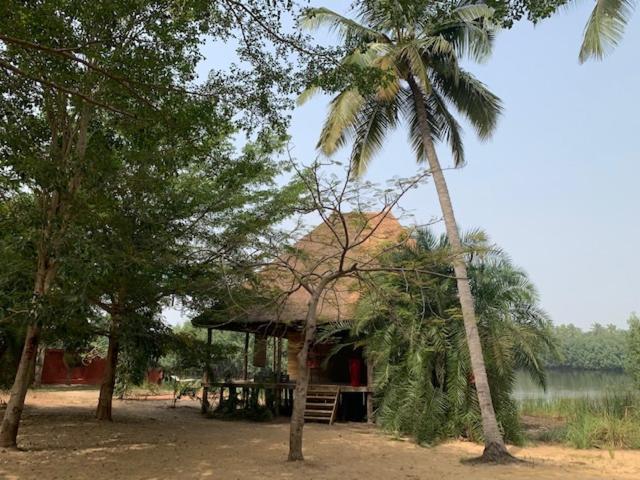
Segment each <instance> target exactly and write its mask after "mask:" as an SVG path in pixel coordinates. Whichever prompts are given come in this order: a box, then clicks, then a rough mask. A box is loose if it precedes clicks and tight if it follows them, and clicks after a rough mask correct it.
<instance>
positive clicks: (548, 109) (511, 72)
mask: <svg viewBox="0 0 640 480" xmlns="http://www.w3.org/2000/svg"><path fill="white" fill-rule="evenodd" d="M311 3H312V4H317V5H324V6H328V7H330V8H333V9H335V10H338V11H341V12H343V13H345V12H346V11H347V7H348V5H349V4H350V3H351V2H350V1H341V2H339V1H324V2H323V1H318V0H314V1H312V2H311ZM592 5H593V2H591V1H586V0H585V1H582V2H580V3H579V5H578V6H576V7H573V8H571V9H569V10H567V11H563V12H560V13H559V14H557V15H556V16H555V17H553V18H551V19H549V20H546V21H544V22H543V23H541V24H539V25H538V26H536V27H533V26H532V25H531V24H529V23H527V22H521V23H519V24H518V25H517V26H516V27H514V28H513V29H512V30H510V31H505V32H501V33H500V34H499V35H498V38H497V40H496V44H495V52H494V54H493V56H492V58H491V59H490V60H489V61H488V62H487V63H486V64H484V65H481V66H477V65H468V66H467V68H468V69H469V70H471V71H472V72H473V73H474V74H476V75H477V76H478V78H479V79H480V80H482V81H483V82H484V83H486V84H487V85H488V86H489V87H490V88H491V90H492V91H493V92H494V93H496V94H497V95H498V96H499V97H500V98H501V99H502V100H503V102H504V106H505V111H504V114H503V116H502V118H501V120H500V123H499V125H498V129H497V132H496V134H495V135H494V137H493V138H492V139H491V140H489V141H488V142H485V143H480V142H478V141H477V140H476V139H475V138H474V135H473V132H472V131H471V130H470V129H468V130H467V134H466V136H465V144H466V157H467V162H468V164H467V166H465V167H464V168H462V169H460V170H456V171H449V172H447V180H448V182H449V187H450V190H451V195H452V197H453V202H454V207H455V209H456V213H457V216H458V221H459V223H460V225H461V226H462V227H463V228H465V229H466V228H473V227H480V228H482V229H484V230H485V231H486V232H487V233H488V234H489V235H490V236H491V238H492V239H493V240H494V241H495V242H496V243H497V244H498V245H500V246H501V247H502V248H503V249H504V250H505V251H506V252H508V253H509V255H510V256H511V257H512V259H513V260H514V262H515V263H516V264H517V265H519V266H521V267H523V268H524V269H525V270H526V271H527V272H528V273H529V275H530V277H531V279H532V280H533V282H534V283H535V284H536V286H537V287H538V290H539V292H540V296H541V303H542V306H543V307H544V308H545V309H546V310H547V311H548V312H549V314H550V315H551V317H552V319H553V320H554V322H555V323H574V324H576V325H578V326H580V327H583V328H588V327H590V326H591V325H592V324H593V323H595V322H599V323H603V324H608V323H613V324H615V325H618V326H625V325H626V318H627V317H628V315H629V313H631V312H632V311H634V310H636V311H640V288H639V287H640V282H639V280H638V273H639V271H640V252H639V250H640V246H639V242H640V218H639V213H640V212H639V206H640V189H638V188H637V183H638V179H639V177H640V116H639V115H640V113H639V109H640V12H637V13H636V15H635V17H634V18H633V20H632V22H631V24H630V25H629V27H628V29H627V33H626V36H625V38H624V41H623V42H622V44H621V45H620V46H619V47H618V48H617V49H616V50H615V51H614V52H613V53H612V54H611V55H610V56H609V57H607V58H606V59H605V60H604V61H602V62H591V63H588V64H586V65H579V64H578V60H577V56H578V47H579V44H580V39H581V33H582V29H583V26H584V23H585V21H586V19H587V18H588V15H589V11H590V8H591V7H592ZM206 53H207V56H208V57H209V58H208V60H209V61H212V60H213V59H212V58H211V57H210V55H213V54H214V52H213V50H212V51H211V52H206ZM220 53H221V52H220V51H219V49H218V48H216V52H215V55H216V56H217V57H218V58H220V57H219V55H220ZM207 63H209V62H205V63H204V64H203V66H202V68H206V64H207ZM216 63H217V62H216ZM327 102H328V98H327V97H322V96H319V97H316V98H315V99H314V100H312V101H311V102H309V103H308V104H306V105H305V106H303V107H301V108H299V109H297V110H296V111H295V112H294V114H293V122H292V125H291V135H292V143H293V147H294V153H295V155H296V157H297V158H298V159H300V160H301V161H305V162H308V161H309V160H312V159H313V158H314V157H315V155H316V153H315V148H314V147H315V143H316V141H317V137H318V133H319V130H320V127H321V124H322V119H323V117H324V115H325V114H326V108H327ZM347 155H348V152H347V151H344V152H340V153H339V154H338V155H337V157H336V158H337V159H341V158H342V159H344V158H346V156H347ZM441 161H442V163H443V164H444V165H445V166H448V165H450V156H449V155H448V152H447V150H445V149H441ZM415 172H416V164H415V161H414V156H413V154H412V152H411V150H410V147H409V145H408V143H407V141H406V134H405V132H403V131H398V132H396V133H395V134H393V135H392V136H390V137H389V139H388V141H387V144H386V147H385V148H384V150H383V151H382V152H381V153H380V154H379V155H378V157H377V158H376V159H375V160H374V161H373V163H372V166H371V168H370V170H369V172H368V174H367V177H368V178H369V179H370V180H373V181H376V182H380V183H383V182H385V181H386V180H388V179H389V178H391V177H392V176H395V175H399V176H409V175H412V174H414V173H415ZM404 207H405V208H408V209H410V210H411V211H412V213H413V214H414V216H415V217H416V220H417V221H419V222H426V221H428V220H430V219H432V218H433V217H439V215H440V210H439V205H438V202H437V198H436V195H435V191H434V188H433V185H432V184H429V183H428V184H426V185H424V186H422V187H421V188H420V189H419V190H417V191H415V192H413V193H412V194H411V195H410V196H409V197H407V198H406V200H405V201H404ZM169 319H170V320H172V321H175V320H177V318H176V317H175V315H169Z"/></svg>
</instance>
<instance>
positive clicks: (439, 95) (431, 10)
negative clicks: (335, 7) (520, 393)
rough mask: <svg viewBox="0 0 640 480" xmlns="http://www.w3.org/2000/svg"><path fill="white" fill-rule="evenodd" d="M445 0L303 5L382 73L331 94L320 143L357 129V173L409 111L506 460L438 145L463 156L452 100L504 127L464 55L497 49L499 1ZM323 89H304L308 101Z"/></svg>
mask: <svg viewBox="0 0 640 480" xmlns="http://www.w3.org/2000/svg"><path fill="white" fill-rule="evenodd" d="M444 5H445V2H433V1H429V0H413V1H411V2H409V1H400V2H398V1H395V0H363V2H362V3H361V4H360V7H359V9H358V17H357V20H353V19H349V18H346V17H344V16H342V15H339V14H338V13H336V12H333V11H331V10H329V9H326V8H313V9H309V10H307V11H306V12H305V13H304V15H303V18H302V24H303V26H305V27H307V28H316V27H319V26H322V25H325V26H328V27H329V28H331V29H333V30H334V31H336V32H338V33H339V34H340V35H341V37H342V39H343V41H344V44H345V47H346V49H347V50H348V51H349V52H350V54H349V55H347V56H346V57H345V58H344V59H343V62H344V64H345V65H347V66H359V67H364V68H368V69H377V70H378V71H380V72H382V73H383V75H380V77H381V79H380V81H379V86H378V88H376V89H375V91H374V92H372V93H369V91H370V89H367V91H366V92H361V91H359V90H358V88H355V87H349V88H345V89H344V90H343V91H342V92H340V93H339V94H338V95H337V96H336V97H335V98H334V99H333V100H332V101H331V105H330V112H329V115H328V117H327V119H326V121H325V124H324V127H323V129H322V133H321V136H320V140H319V142H318V147H319V148H320V149H321V151H322V152H323V153H324V154H326V155H331V154H333V153H334V152H335V151H336V150H337V149H338V148H340V147H341V146H343V145H344V144H345V143H346V141H347V140H348V139H350V138H351V139H353V147H352V150H351V162H352V164H353V167H354V171H355V172H356V174H362V173H363V172H364V171H365V170H366V168H367V165H368V163H369V161H370V160H371V158H372V157H373V155H374V153H376V152H377V151H378V150H379V149H380V147H381V146H382V143H383V140H384V136H385V134H387V133H388V132H389V131H390V130H392V129H393V128H394V127H395V126H397V125H398V122H399V119H400V118H403V119H405V120H406V121H407V123H408V126H409V138H410V142H411V144H412V146H413V149H414V151H415V153H416V155H417V160H418V162H424V161H425V160H426V161H427V163H428V165H429V169H430V172H431V175H432V176H433V181H434V184H435V186H436V191H437V194H438V198H439V201H440V206H441V209H442V215H443V219H444V224H445V228H446V233H447V237H448V239H449V243H450V245H451V250H452V258H451V263H452V265H453V268H454V272H455V275H456V278H457V289H458V296H459V299H460V305H461V310H462V315H463V320H464V325H465V331H466V340H467V344H468V348H469V354H470V360H471V367H472V371H473V376H474V379H475V385H476V391H477V396H478V403H479V407H480V412H481V416H482V428H483V432H484V441H485V448H484V452H483V455H482V460H485V461H504V460H505V459H509V458H512V457H511V456H510V455H509V454H508V452H507V450H506V448H505V444H504V440H503V436H502V433H501V431H500V428H499V427H498V422H497V420H496V415H495V411H494V408H493V404H492V400H491V392H490V389H489V382H488V380H487V373H486V368H485V363H484V358H483V354H482V345H481V343H480V336H479V334H478V326H477V322H476V315H475V307H474V299H473V296H472V293H471V287H470V284H469V279H468V277H467V267H466V264H465V261H464V257H463V247H462V243H461V241H460V233H459V231H458V226H457V223H456V218H455V215H454V211H453V205H452V203H451V197H450V195H449V190H448V188H447V183H446V181H445V177H444V174H443V171H442V168H441V166H440V161H439V160H438V155H437V153H436V149H435V143H436V142H437V141H442V140H445V141H447V142H448V143H449V145H450V147H451V150H452V154H453V162H454V165H455V166H460V165H462V164H463V162H464V152H463V145H462V137H461V129H460V125H459V123H458V121H457V120H456V118H455V116H454V114H453V113H452V110H451V107H452V106H453V107H454V108H455V109H456V110H457V111H458V112H459V113H460V114H462V115H463V116H465V117H466V118H467V120H468V121H469V122H470V123H471V125H473V127H474V128H475V130H476V133H477V134H478V135H479V137H480V138H482V139H485V138H487V137H489V136H490V135H491V133H492V132H493V130H494V128H495V125H496V121H497V118H498V115H499V113H500V110H501V107H500V100H499V99H498V98H497V97H496V96H495V95H493V94H492V93H491V92H489V91H488V90H487V89H486V88H485V86H484V85H483V84H482V83H481V82H480V81H478V80H477V79H476V78H475V77H474V76H472V75H471V74H470V73H468V72H466V71H465V70H464V69H463V68H462V67H461V66H460V64H459V61H458V60H459V59H460V58H461V57H465V56H466V57H469V58H471V59H473V60H476V61H481V60H483V59H485V58H486V57H487V56H488V55H489V53H490V52H491V48H492V39H493V35H492V30H491V27H490V22H489V20H490V17H491V15H492V13H493V11H492V10H491V9H490V8H489V7H487V6H486V5H485V4H484V3H482V2H479V3H474V0H470V1H469V0H461V1H460V2H459V3H458V4H457V5H455V6H454V7H453V8H449V9H447V11H443V8H444V7H443V6H444ZM446 5H449V4H448V3H446ZM315 90H317V89H311V90H309V91H307V92H305V93H304V94H303V95H302V97H301V101H304V100H305V99H306V98H308V97H309V96H310V94H312V93H313V92H314V91H315Z"/></svg>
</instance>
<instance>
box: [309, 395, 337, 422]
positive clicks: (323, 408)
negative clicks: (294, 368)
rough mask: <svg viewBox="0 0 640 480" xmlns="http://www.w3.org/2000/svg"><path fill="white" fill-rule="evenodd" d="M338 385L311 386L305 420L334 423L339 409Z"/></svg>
mask: <svg viewBox="0 0 640 480" xmlns="http://www.w3.org/2000/svg"><path fill="white" fill-rule="evenodd" d="M339 394H340V387H339V386H338V385H309V388H308V390H307V403H306V405H305V407H304V420H305V422H306V421H308V420H312V421H315V422H329V425H331V424H332V423H333V421H334V420H335V418H336V410H337V408H338V396H339Z"/></svg>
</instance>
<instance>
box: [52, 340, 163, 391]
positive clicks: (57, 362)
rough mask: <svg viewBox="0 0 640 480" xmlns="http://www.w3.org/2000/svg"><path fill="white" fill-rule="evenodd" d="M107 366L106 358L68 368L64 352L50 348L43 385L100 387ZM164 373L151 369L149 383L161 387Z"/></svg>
mask: <svg viewBox="0 0 640 480" xmlns="http://www.w3.org/2000/svg"><path fill="white" fill-rule="evenodd" d="M106 366H107V360H106V359H105V358H99V357H97V358H93V359H92V360H91V361H90V362H89V363H87V365H84V364H82V365H81V366H78V367H72V368H67V365H66V363H65V361H64V350H62V349H61V348H48V349H47V351H46V352H45V355H44V365H43V367H42V384H43V385H100V383H102V377H103V376H104V369H105V367H106ZM163 378H164V373H163V371H162V369H160V368H150V369H149V371H148V372H147V381H148V382H149V383H155V384H156V385H160V384H161V383H162V380H163Z"/></svg>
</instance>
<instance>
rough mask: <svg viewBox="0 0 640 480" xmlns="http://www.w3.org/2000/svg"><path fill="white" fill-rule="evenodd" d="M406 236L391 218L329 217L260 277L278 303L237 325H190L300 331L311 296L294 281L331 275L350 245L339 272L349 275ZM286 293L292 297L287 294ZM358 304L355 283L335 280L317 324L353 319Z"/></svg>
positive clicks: (208, 320) (209, 320)
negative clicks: (304, 277)
mask: <svg viewBox="0 0 640 480" xmlns="http://www.w3.org/2000/svg"><path fill="white" fill-rule="evenodd" d="M343 221H344V224H343ZM345 227H346V233H345ZM406 236H407V231H406V229H405V228H404V227H402V225H400V223H399V222H398V220H397V219H396V218H395V217H394V216H393V215H392V214H391V213H385V214H380V213H349V214H343V215H342V216H338V215H334V216H332V217H331V218H330V219H329V220H328V221H327V222H322V223H321V224H320V225H318V226H317V227H316V228H314V229H313V230H312V231H311V232H310V233H308V234H307V235H305V236H304V237H303V238H301V239H300V240H299V241H298V242H296V244H295V245H294V246H293V247H291V248H288V249H287V250H286V251H285V252H283V254H282V255H281V257H280V261H279V262H274V263H273V264H272V265H270V266H268V267H266V268H265V269H264V270H263V271H262V272H261V273H260V278H261V281H262V283H263V285H264V286H265V287H267V288H269V289H272V290H273V291H274V292H275V293H276V294H277V293H278V292H280V295H279V301H271V302H267V303H268V304H262V305H257V306H255V307H254V308H252V309H251V310H250V312H249V313H248V314H247V315H246V317H245V318H242V319H241V320H234V321H233V322H225V321H224V319H222V318H217V319H216V318H215V315H201V316H200V317H199V318H197V319H194V323H195V324H199V325H201V326H204V324H207V325H208V326H214V325H215V326H219V327H223V324H226V325H227V326H228V328H229V329H231V330H238V329H251V326H253V327H254V328H253V329H256V328H257V327H258V325H265V324H271V325H272V327H276V325H278V326H280V327H284V328H287V329H288V328H296V327H298V328H299V327H301V326H302V324H303V322H304V320H305V317H306V314H307V309H308V302H309V300H310V298H311V295H310V294H309V292H308V291H307V290H305V289H304V288H302V287H300V283H299V280H298V279H297V278H296V275H301V274H302V275H323V274H326V273H327V272H331V271H335V269H336V268H337V266H338V263H339V262H340V258H341V256H342V253H343V251H344V250H345V249H344V248H343V245H345V244H348V245H352V246H353V248H350V249H349V250H348V251H347V254H346V256H345V258H344V260H343V262H344V267H343V268H345V269H348V268H349V267H351V266H352V265H353V264H354V263H357V264H358V265H360V266H363V265H369V266H373V265H375V262H376V258H377V257H378V256H379V255H380V253H381V252H383V251H385V250H386V249H388V248H390V247H392V246H393V245H397V244H398V242H400V241H401V240H402V239H404V238H406ZM347 239H348V240H347ZM291 270H294V271H295V274H294V273H293V272H292V271H291ZM291 290H294V291H293V292H292V293H288V292H290V291H291ZM285 292H287V293H285ZM359 298H360V292H359V283H358V280H357V279H356V278H352V277H347V278H340V279H338V280H337V281H335V282H333V283H332V284H331V285H329V288H328V289H327V290H326V292H325V294H324V295H323V297H322V298H321V300H320V304H319V307H318V322H319V323H325V322H335V321H338V320H348V319H350V318H353V314H354V311H355V307H356V305H357V302H358V300H359ZM232 324H233V325H232ZM243 326H244V327H245V328H243ZM225 328H226V327H225Z"/></svg>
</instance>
